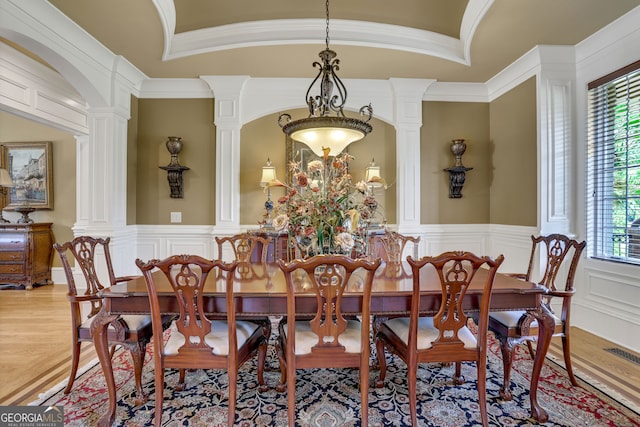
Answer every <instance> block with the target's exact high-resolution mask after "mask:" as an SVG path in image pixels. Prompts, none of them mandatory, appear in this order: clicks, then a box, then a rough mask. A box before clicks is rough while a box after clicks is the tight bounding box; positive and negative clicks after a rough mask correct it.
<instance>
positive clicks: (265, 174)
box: [260, 159, 276, 187]
mask: <svg viewBox="0 0 640 427" xmlns="http://www.w3.org/2000/svg"><path fill="white" fill-rule="evenodd" d="M274 179H276V167H275V166H271V160H269V159H267V165H266V166H263V167H262V177H261V178H260V186H261V187H266V185H267V184H268V183H270V182H271V181H273V180H274Z"/></svg>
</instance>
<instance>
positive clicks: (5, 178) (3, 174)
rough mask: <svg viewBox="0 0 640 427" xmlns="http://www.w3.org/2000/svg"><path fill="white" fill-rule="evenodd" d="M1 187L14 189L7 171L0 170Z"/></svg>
mask: <svg viewBox="0 0 640 427" xmlns="http://www.w3.org/2000/svg"><path fill="white" fill-rule="evenodd" d="M0 187H13V180H12V179H11V175H9V171H8V170H6V169H0Z"/></svg>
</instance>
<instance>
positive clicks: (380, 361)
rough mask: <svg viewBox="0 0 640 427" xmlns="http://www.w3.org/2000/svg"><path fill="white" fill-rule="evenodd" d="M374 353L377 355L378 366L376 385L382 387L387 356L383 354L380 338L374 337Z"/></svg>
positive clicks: (385, 374) (382, 343)
mask: <svg viewBox="0 0 640 427" xmlns="http://www.w3.org/2000/svg"><path fill="white" fill-rule="evenodd" d="M376 354H377V355H378V368H379V369H380V373H379V374H378V379H377V380H376V387H377V388H382V387H384V379H385V377H386V376H387V358H386V357H385V354H384V342H383V341H382V339H380V338H376Z"/></svg>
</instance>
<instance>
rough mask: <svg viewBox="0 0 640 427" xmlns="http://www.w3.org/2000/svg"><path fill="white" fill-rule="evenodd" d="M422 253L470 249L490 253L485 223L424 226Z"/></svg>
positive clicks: (485, 253)
mask: <svg viewBox="0 0 640 427" xmlns="http://www.w3.org/2000/svg"><path fill="white" fill-rule="evenodd" d="M421 234H422V240H421V242H424V243H423V244H422V248H421V249H422V250H423V251H424V252H423V253H421V255H429V256H435V255H439V254H441V253H442V252H446V251H469V252H473V253H475V254H478V255H493V254H490V253H489V252H488V251H489V249H488V248H489V245H488V243H487V240H488V235H487V227H486V226H485V225H455V226H448V225H437V226H436V225H430V226H425V227H423V231H422V233H421Z"/></svg>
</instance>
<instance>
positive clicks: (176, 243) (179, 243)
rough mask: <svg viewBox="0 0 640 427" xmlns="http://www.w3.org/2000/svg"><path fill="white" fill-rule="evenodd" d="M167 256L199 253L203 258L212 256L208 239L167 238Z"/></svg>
mask: <svg viewBox="0 0 640 427" xmlns="http://www.w3.org/2000/svg"><path fill="white" fill-rule="evenodd" d="M166 245H167V250H166V252H167V256H170V255H182V254H187V255H200V256H201V257H204V258H213V256H212V255H211V242H210V239H208V238H204V239H199V240H196V239H175V238H172V239H167V241H166Z"/></svg>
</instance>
